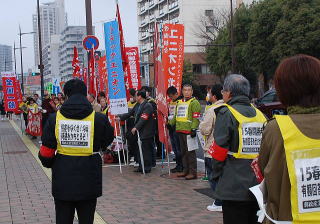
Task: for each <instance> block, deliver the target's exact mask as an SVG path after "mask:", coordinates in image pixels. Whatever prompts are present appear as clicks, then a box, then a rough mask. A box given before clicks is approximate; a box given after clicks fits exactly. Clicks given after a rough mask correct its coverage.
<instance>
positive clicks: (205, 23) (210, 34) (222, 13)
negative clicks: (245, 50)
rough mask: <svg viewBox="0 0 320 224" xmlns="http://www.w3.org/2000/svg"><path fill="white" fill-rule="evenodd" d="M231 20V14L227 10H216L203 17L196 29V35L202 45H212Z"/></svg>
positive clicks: (200, 18)
mask: <svg viewBox="0 0 320 224" xmlns="http://www.w3.org/2000/svg"><path fill="white" fill-rule="evenodd" d="M229 20H230V12H229V11H228V10H227V9H220V10H215V11H213V13H212V14H211V15H201V16H200V17H199V24H198V25H197V26H196V27H195V29H194V34H195V36H196V37H197V38H198V39H199V40H201V44H202V45H207V44H211V43H212V42H213V41H214V40H215V39H216V38H217V35H218V33H219V31H220V30H221V29H223V28H224V27H225V26H226V25H227V23H228V22H229Z"/></svg>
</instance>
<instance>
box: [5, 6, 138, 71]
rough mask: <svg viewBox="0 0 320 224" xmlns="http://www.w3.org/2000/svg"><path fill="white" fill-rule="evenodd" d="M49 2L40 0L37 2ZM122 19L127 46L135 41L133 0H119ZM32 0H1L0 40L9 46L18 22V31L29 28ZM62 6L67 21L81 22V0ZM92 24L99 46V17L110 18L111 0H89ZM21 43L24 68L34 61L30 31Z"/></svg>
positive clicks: (82, 9)
mask: <svg viewBox="0 0 320 224" xmlns="http://www.w3.org/2000/svg"><path fill="white" fill-rule="evenodd" d="M41 2H42V3H45V2H50V1H48V0H40V3H41ZM119 4H120V12H121V17H122V23H123V27H124V32H125V41H126V45H127V46H134V45H137V43H138V28H137V15H136V11H137V10H136V7H137V3H136V0H119ZM36 5H37V1H36V0H1V9H2V10H1V13H0V30H1V35H0V44H6V45H11V46H13V42H14V41H15V42H16V45H17V44H18V43H19V36H18V32H19V23H20V24H21V30H22V32H31V31H33V27H32V14H35V13H36ZM65 8H66V12H67V14H68V25H82V26H84V25H85V0H65ZM92 14H93V15H92V16H93V23H94V24H93V25H94V26H95V29H96V35H97V36H98V38H99V40H100V48H101V46H102V47H103V45H104V43H103V42H104V41H103V32H102V23H101V21H103V20H110V19H113V18H114V17H115V0H92ZM22 45H23V46H24V47H27V48H26V49H24V51H23V64H24V71H27V69H28V68H31V67H32V66H33V65H34V56H33V52H34V50H33V35H24V36H22ZM16 53H17V63H18V65H19V66H17V71H18V72H19V71H20V60H19V58H20V54H19V52H18V51H16Z"/></svg>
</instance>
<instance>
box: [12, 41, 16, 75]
mask: <svg viewBox="0 0 320 224" xmlns="http://www.w3.org/2000/svg"><path fill="white" fill-rule="evenodd" d="M13 59H14V74H15V75H17V59H16V42H13Z"/></svg>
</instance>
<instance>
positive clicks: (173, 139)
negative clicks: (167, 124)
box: [169, 128, 183, 169]
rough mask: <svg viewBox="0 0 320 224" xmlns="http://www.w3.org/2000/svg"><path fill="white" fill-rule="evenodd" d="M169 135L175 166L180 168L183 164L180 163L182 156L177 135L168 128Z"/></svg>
mask: <svg viewBox="0 0 320 224" xmlns="http://www.w3.org/2000/svg"><path fill="white" fill-rule="evenodd" d="M169 135H170V141H171V145H172V150H173V152H174V155H175V157H176V167H177V168H181V169H182V168H183V165H182V156H181V149H180V142H179V136H178V134H177V132H176V131H175V130H174V129H173V128H170V129H169Z"/></svg>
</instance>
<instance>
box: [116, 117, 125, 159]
mask: <svg viewBox="0 0 320 224" xmlns="http://www.w3.org/2000/svg"><path fill="white" fill-rule="evenodd" d="M117 122H118V125H119V130H120V136H121V139H122V154H123V160H124V165H127V159H126V153H125V151H124V140H123V133H122V130H121V124H120V121H117Z"/></svg>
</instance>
